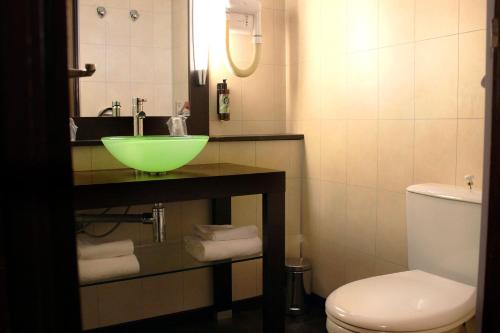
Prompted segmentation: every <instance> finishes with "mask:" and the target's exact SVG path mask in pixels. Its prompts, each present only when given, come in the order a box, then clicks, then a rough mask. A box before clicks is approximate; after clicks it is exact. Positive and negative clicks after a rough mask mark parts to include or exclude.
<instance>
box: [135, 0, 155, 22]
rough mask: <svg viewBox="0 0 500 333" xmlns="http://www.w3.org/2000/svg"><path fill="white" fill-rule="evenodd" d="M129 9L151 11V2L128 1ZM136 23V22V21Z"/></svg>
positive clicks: (146, 0)
mask: <svg viewBox="0 0 500 333" xmlns="http://www.w3.org/2000/svg"><path fill="white" fill-rule="evenodd" d="M130 7H131V8H136V9H138V10H139V9H141V10H144V11H152V10H153V0H130ZM136 22H137V21H136Z"/></svg>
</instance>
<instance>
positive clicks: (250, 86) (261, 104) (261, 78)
mask: <svg viewBox="0 0 500 333" xmlns="http://www.w3.org/2000/svg"><path fill="white" fill-rule="evenodd" d="M263 82H266V83H267V84H263ZM273 82H274V71H273V66H270V65H260V66H259V68H258V69H257V71H256V72H255V73H254V74H253V75H252V76H250V77H249V78H247V79H246V80H244V81H243V120H274V113H273V112H274V108H273V106H274V105H273V102H274V94H273V89H269V85H271V87H272V84H273Z"/></svg>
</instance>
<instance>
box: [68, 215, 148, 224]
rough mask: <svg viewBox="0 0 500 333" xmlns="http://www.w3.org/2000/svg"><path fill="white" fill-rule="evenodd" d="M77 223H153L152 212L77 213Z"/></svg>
mask: <svg viewBox="0 0 500 333" xmlns="http://www.w3.org/2000/svg"><path fill="white" fill-rule="evenodd" d="M75 218H76V222H77V223H145V224H153V223H154V219H155V218H154V216H153V214H151V213H143V214H76V215H75Z"/></svg>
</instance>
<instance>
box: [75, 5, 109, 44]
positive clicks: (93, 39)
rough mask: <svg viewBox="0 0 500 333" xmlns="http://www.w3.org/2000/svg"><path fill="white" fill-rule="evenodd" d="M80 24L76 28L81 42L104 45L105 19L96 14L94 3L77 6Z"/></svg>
mask: <svg viewBox="0 0 500 333" xmlns="http://www.w3.org/2000/svg"><path fill="white" fill-rule="evenodd" d="M78 13H79V19H80V22H79V23H80V26H79V29H78V32H79V38H80V42H81V43H93V44H101V45H104V44H105V43H106V21H104V20H101V19H100V18H99V17H98V16H97V15H96V8H95V4H93V5H91V6H87V5H83V4H80V5H79V6H78Z"/></svg>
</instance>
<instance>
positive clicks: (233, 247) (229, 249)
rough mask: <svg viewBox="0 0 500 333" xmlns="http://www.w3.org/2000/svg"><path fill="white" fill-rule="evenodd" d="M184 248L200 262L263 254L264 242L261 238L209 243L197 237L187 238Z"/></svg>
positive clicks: (185, 238)
mask: <svg viewBox="0 0 500 333" xmlns="http://www.w3.org/2000/svg"><path fill="white" fill-rule="evenodd" d="M184 246H185V248H186V251H187V252H188V253H189V254H190V255H192V256H193V257H194V258H195V259H196V260H198V261H214V260H223V259H229V258H236V257H241V256H250V255H253V254H257V253H260V252H262V241H261V240H260V238H259V237H253V238H246V239H237V240H227V241H209V240H208V241H207V240H203V239H201V238H199V237H196V236H186V237H184Z"/></svg>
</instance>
